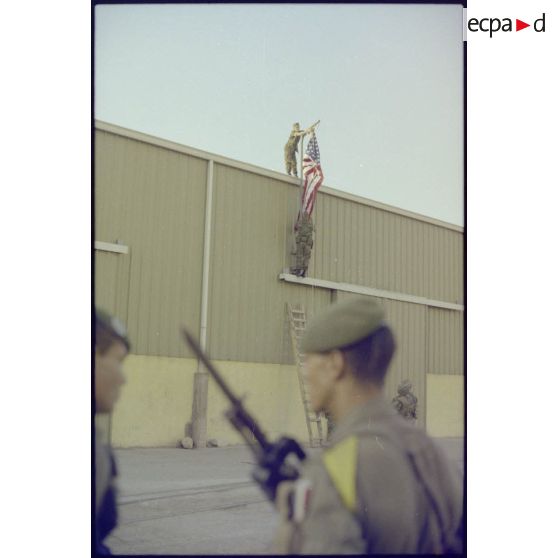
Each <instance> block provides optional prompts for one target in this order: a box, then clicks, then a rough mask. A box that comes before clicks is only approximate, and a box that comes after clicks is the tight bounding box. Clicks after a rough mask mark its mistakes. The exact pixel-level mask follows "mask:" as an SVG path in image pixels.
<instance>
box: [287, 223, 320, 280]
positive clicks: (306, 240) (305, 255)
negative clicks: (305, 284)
mask: <svg viewBox="0 0 558 558" xmlns="http://www.w3.org/2000/svg"><path fill="white" fill-rule="evenodd" d="M295 231H296V232H295V235H296V236H295V240H296V250H295V251H294V252H291V254H293V255H294V256H295V265H294V266H293V267H291V273H292V274H293V275H298V276H299V277H305V276H306V271H307V270H308V263H309V261H310V255H311V253H312V247H313V246H314V239H313V233H314V225H313V224H312V219H311V217H310V215H308V213H304V214H303V215H302V218H301V219H299V220H298V222H297V224H296V227H295Z"/></svg>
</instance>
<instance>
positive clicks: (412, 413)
mask: <svg viewBox="0 0 558 558" xmlns="http://www.w3.org/2000/svg"><path fill="white" fill-rule="evenodd" d="M412 389H413V384H411V382H409V381H408V380H405V381H404V382H402V383H401V384H399V387H398V388H397V396H396V397H394V398H393V399H392V401H391V403H392V405H393V406H394V408H395V410H396V411H397V412H398V413H399V414H400V415H401V416H402V417H403V418H404V419H406V420H411V421H416V419H417V398H416V397H415V396H414V395H413V393H412V391H411V390H412Z"/></svg>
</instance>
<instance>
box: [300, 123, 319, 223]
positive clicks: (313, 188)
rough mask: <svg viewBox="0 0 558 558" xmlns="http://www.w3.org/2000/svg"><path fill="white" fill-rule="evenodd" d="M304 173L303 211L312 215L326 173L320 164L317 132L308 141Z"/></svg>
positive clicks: (303, 162)
mask: <svg viewBox="0 0 558 558" xmlns="http://www.w3.org/2000/svg"><path fill="white" fill-rule="evenodd" d="M302 175H303V177H304V184H303V190H302V212H303V213H308V215H311V214H312V210H313V209H314V202H315V200H316V195H317V193H318V189H319V188H320V186H321V185H322V182H323V181H324V174H323V172H322V166H321V164H320V150H319V148H318V141H317V140H316V135H315V134H313V135H312V138H311V139H310V141H309V142H308V147H307V148H306V153H305V155H304V158H303V159H302Z"/></svg>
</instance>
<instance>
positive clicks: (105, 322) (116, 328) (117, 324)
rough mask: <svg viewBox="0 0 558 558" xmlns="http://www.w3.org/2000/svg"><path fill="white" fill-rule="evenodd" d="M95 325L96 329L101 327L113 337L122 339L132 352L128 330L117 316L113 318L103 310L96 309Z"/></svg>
mask: <svg viewBox="0 0 558 558" xmlns="http://www.w3.org/2000/svg"><path fill="white" fill-rule="evenodd" d="M95 324H96V327H101V328H103V329H105V330H107V331H108V332H109V333H110V334H111V335H112V336H113V337H116V338H117V339H120V341H122V343H124V345H126V349H128V351H129V350H130V340H129V339H128V334H127V332H126V328H125V327H124V324H123V323H122V322H121V321H120V320H119V319H118V318H117V317H116V316H112V315H111V314H109V313H108V312H106V311H105V310H103V309H101V308H96V309H95Z"/></svg>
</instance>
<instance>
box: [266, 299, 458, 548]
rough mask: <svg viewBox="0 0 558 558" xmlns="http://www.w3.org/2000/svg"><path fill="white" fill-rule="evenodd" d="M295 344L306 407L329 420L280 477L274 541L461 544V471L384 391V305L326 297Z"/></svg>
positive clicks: (287, 544) (390, 349) (388, 340)
mask: <svg viewBox="0 0 558 558" xmlns="http://www.w3.org/2000/svg"><path fill="white" fill-rule="evenodd" d="M302 350H303V351H304V352H305V353H306V358H305V367H306V377H307V382H308V388H309V394H310V400H311V405H312V408H313V410H314V411H316V412H320V411H324V412H328V413H331V415H332V416H333V419H334V421H335V423H336V428H335V431H334V432H333V435H332V437H331V439H330V441H329V444H328V447H327V448H326V449H325V450H324V451H323V452H321V453H320V454H317V455H315V456H313V457H311V458H309V459H307V460H306V461H305V462H304V467H303V473H302V475H301V477H300V478H299V479H298V480H297V481H295V482H283V483H281V484H280V485H279V488H278V491H277V499H276V504H277V506H278V509H279V511H280V514H281V517H282V518H283V521H282V523H281V526H280V529H279V532H278V538H277V541H276V542H277V544H278V547H277V551H278V552H284V553H289V554H405V553H411V554H413V553H416V554H424V553H449V552H457V553H460V552H462V520H463V519H462V518H463V487H462V480H461V475H460V473H459V472H458V471H457V469H454V468H453V467H451V466H450V463H449V462H448V461H447V460H446V458H445V456H444V455H443V454H442V453H441V451H440V450H439V448H438V447H437V446H436V445H435V444H434V443H433V441H432V440H431V439H430V438H429V437H428V436H427V435H426V433H425V432H424V431H423V430H422V429H420V428H417V427H416V426H412V425H411V424H409V423H408V421H405V420H404V419H403V418H402V417H400V416H399V415H398V414H397V412H396V411H395V410H394V409H393V407H392V406H391V405H390V403H389V402H388V401H386V400H385V399H384V397H383V385H384V380H385V376H386V373H387V370H388V367H389V364H390V361H391V359H392V356H393V354H394V351H395V341H394V338H393V335H392V332H391V330H390V328H389V326H388V325H387V323H386V322H385V321H384V313H383V311H382V308H381V307H380V306H379V305H378V304H377V303H376V302H375V301H374V300H373V299H372V298H370V297H366V298H359V299H351V300H349V301H345V302H342V303H339V304H334V305H332V306H331V307H330V308H329V309H328V310H326V311H325V312H323V313H322V314H321V315H319V316H318V317H317V318H316V319H314V320H313V321H312V322H310V324H309V326H308V327H307V330H306V334H305V336H304V338H303V340H302Z"/></svg>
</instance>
